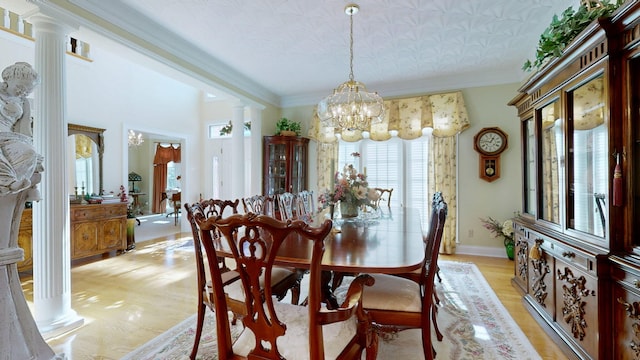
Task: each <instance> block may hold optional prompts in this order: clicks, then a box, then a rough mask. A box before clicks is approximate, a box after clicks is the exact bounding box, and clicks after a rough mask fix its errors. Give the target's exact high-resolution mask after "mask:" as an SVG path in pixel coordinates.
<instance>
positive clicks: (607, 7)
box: [522, 0, 624, 71]
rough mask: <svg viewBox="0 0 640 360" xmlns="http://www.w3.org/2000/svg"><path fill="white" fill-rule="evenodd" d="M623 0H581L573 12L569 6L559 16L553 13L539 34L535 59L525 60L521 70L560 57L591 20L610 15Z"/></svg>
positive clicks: (528, 69) (536, 67)
mask: <svg viewBox="0 0 640 360" xmlns="http://www.w3.org/2000/svg"><path fill="white" fill-rule="evenodd" d="M623 2H624V1H623V0H615V1H613V2H611V1H610V0H601V1H593V0H582V1H581V5H580V7H579V8H578V10H577V11H575V12H574V10H573V7H569V8H567V9H566V10H565V11H563V12H562V15H561V16H560V17H559V18H558V15H554V16H553V19H552V20H551V24H550V25H549V27H547V28H546V29H545V30H544V32H543V33H542V35H540V40H539V41H538V48H537V49H536V58H535V61H533V62H532V61H531V60H527V61H525V63H524V65H523V66H522V70H524V71H530V70H533V69H534V68H535V69H539V68H540V67H542V65H543V64H544V63H545V60H546V59H548V58H552V57H560V56H561V55H562V51H563V50H564V49H565V47H566V46H567V45H568V44H569V43H570V42H571V41H572V40H573V39H574V38H575V37H576V36H577V35H578V34H579V33H580V32H581V31H582V30H584V29H585V28H586V27H587V26H588V25H589V24H591V22H592V21H593V20H595V19H598V18H601V17H608V16H610V15H611V14H612V13H613V12H614V11H615V10H616V9H617V8H618V7H620V5H622V3H623Z"/></svg>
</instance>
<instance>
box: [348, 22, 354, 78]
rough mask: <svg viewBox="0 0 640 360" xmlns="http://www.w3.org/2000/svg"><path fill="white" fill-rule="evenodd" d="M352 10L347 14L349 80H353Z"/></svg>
mask: <svg viewBox="0 0 640 360" xmlns="http://www.w3.org/2000/svg"><path fill="white" fill-rule="evenodd" d="M353 14H354V13H353V12H351V13H350V14H349V20H350V21H349V23H350V28H349V80H350V81H353V79H354V77H353Z"/></svg>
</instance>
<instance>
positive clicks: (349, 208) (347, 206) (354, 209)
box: [340, 201, 358, 218]
mask: <svg viewBox="0 0 640 360" xmlns="http://www.w3.org/2000/svg"><path fill="white" fill-rule="evenodd" d="M340 215H341V216H342V218H354V217H357V216H358V204H356V203H352V202H347V201H340Z"/></svg>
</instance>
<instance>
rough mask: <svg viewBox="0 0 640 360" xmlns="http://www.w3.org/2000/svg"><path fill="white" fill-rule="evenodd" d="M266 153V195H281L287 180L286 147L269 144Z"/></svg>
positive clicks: (284, 145)
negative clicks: (267, 169) (267, 168)
mask: <svg viewBox="0 0 640 360" xmlns="http://www.w3.org/2000/svg"><path fill="white" fill-rule="evenodd" d="M268 153H269V163H268V166H269V173H268V177H267V183H268V186H267V188H268V190H269V193H268V195H273V194H282V193H283V192H285V189H286V180H287V155H288V154H287V146H286V144H269V145H268Z"/></svg>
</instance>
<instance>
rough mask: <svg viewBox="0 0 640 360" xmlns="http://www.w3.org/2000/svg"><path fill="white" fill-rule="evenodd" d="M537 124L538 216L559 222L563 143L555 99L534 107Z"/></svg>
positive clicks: (557, 104) (560, 120)
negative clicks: (538, 154)
mask: <svg viewBox="0 0 640 360" xmlns="http://www.w3.org/2000/svg"><path fill="white" fill-rule="evenodd" d="M537 116H538V119H539V122H538V124H539V126H540V145H539V147H540V170H541V172H540V178H539V180H538V181H539V188H540V199H539V200H540V204H539V213H540V218H541V219H543V220H547V221H550V222H553V223H556V224H560V191H561V188H560V184H562V178H563V175H562V165H563V162H564V153H563V150H564V146H563V140H562V139H563V137H562V135H563V132H562V119H561V118H560V106H559V102H558V100H555V101H553V102H551V103H549V104H547V105H545V106H544V107H542V108H541V109H539V110H538V111H537Z"/></svg>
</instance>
